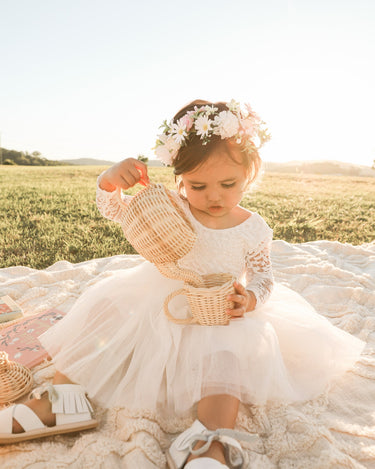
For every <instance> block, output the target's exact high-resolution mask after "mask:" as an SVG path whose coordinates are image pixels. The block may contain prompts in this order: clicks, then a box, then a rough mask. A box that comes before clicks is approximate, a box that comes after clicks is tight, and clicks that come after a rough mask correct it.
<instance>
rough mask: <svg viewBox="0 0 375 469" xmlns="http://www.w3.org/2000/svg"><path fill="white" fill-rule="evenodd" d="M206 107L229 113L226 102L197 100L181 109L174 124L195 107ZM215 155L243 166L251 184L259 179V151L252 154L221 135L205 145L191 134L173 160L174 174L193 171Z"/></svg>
mask: <svg viewBox="0 0 375 469" xmlns="http://www.w3.org/2000/svg"><path fill="white" fill-rule="evenodd" d="M206 105H208V106H215V107H216V108H218V110H219V112H221V111H228V106H227V104H226V103H225V102H217V103H211V102H209V101H204V100H201V99H197V100H195V101H192V102H191V103H189V104H187V105H186V106H184V107H183V108H182V109H180V110H179V111H178V112H177V114H176V115H175V116H174V117H173V122H175V123H177V121H178V120H179V119H181V117H183V116H184V115H185V114H186V113H187V112H188V111H193V110H194V107H195V106H198V107H200V106H206ZM213 153H221V154H225V155H227V156H228V157H229V158H231V159H232V160H233V161H234V162H235V163H237V164H241V165H243V166H244V167H245V169H246V173H247V177H248V181H249V184H251V183H252V182H254V181H255V179H256V178H257V176H258V174H259V171H260V168H261V165H262V160H261V159H260V156H259V153H258V151H257V149H256V148H255V147H254V149H253V151H252V152H251V153H250V152H249V151H248V150H247V149H246V147H245V145H244V144H243V143H240V144H238V143H236V141H235V139H234V138H228V139H222V138H221V137H220V135H212V136H211V137H210V141H209V142H208V143H207V144H205V145H203V144H202V140H201V138H200V136H199V135H196V134H191V135H190V136H189V138H188V140H187V141H186V144H185V145H183V146H181V148H180V149H179V151H178V153H177V156H176V157H175V159H174V160H173V167H174V174H175V175H176V176H178V175H180V174H183V173H186V172H190V171H193V170H194V169H195V168H197V167H199V166H200V165H201V164H203V163H204V162H205V161H207V160H208V158H209V157H210V156H211V155H212V154H213Z"/></svg>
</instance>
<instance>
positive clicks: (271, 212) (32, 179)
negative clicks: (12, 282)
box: [0, 166, 375, 269]
mask: <svg viewBox="0 0 375 469" xmlns="http://www.w3.org/2000/svg"><path fill="white" fill-rule="evenodd" d="M103 169H104V168H102V167H93V166H79V167H78V166H67V167H63V166H61V167H29V166H13V167H12V166H0V196H1V197H0V211H1V215H2V216H1V219H0V267H8V266H13V265H25V266H30V267H33V268H37V269H43V268H45V267H47V266H49V265H51V264H53V263H54V262H56V261H59V260H62V259H65V260H68V261H70V262H74V263H75V262H81V261H84V260H88V259H93V258H98V257H107V256H112V255H116V254H124V253H134V250H133V249H132V247H131V246H130V245H129V244H128V243H127V241H126V239H125V238H124V236H123V234H122V231H121V229H120V227H119V226H118V225H117V224H116V223H113V222H111V221H108V220H106V219H104V218H103V217H102V216H101V215H100V214H99V212H98V210H97V208H96V204H95V186H96V177H97V175H98V174H100V172H101V171H102V170H103ZM150 177H151V179H152V180H154V181H156V182H163V183H165V184H166V185H167V186H168V187H170V188H173V187H174V177H173V175H172V172H171V170H170V169H166V168H150ZM140 187H141V186H138V185H137V186H136V187H135V191H137V190H138V188H140ZM130 193H134V188H133V191H131V192H130ZM242 205H243V206H244V207H246V208H248V209H250V210H253V211H257V212H258V213H259V214H260V215H262V216H263V217H264V218H265V220H266V221H267V222H268V224H269V225H270V226H271V227H272V228H273V229H274V238H275V239H284V240H286V241H288V242H291V243H300V242H305V241H313V240H318V239H327V240H336V241H340V242H342V243H351V244H362V243H367V242H371V241H373V240H374V239H375V178H351V177H345V176H340V177H332V176H313V175H298V174H295V175H291V174H278V173H269V174H265V175H264V177H263V178H262V180H261V182H260V183H259V185H258V187H257V189H256V191H253V192H251V193H249V194H248V195H246V197H245V198H244V200H243V203H242Z"/></svg>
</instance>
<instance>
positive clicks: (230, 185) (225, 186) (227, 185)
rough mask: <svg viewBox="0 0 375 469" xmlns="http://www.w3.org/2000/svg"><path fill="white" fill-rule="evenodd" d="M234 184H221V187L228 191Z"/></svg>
mask: <svg viewBox="0 0 375 469" xmlns="http://www.w3.org/2000/svg"><path fill="white" fill-rule="evenodd" d="M235 184H236V183H235V182H231V183H230V184H224V183H223V184H222V186H223V187H224V188H225V189H229V188H230V187H233V186H234V185H235Z"/></svg>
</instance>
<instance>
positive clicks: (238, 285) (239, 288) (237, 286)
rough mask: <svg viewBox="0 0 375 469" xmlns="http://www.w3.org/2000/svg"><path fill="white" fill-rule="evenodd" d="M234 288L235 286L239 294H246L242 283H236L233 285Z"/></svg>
mask: <svg viewBox="0 0 375 469" xmlns="http://www.w3.org/2000/svg"><path fill="white" fill-rule="evenodd" d="M233 286H234V288H235V290H236V291H237V292H238V293H241V294H243V293H245V291H246V289H245V287H244V286H243V285H242V284H241V283H239V282H237V281H235V282H234V283H233Z"/></svg>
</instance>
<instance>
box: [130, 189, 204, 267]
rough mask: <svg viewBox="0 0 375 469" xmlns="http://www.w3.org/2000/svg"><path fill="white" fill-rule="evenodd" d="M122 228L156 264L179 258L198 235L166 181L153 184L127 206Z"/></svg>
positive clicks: (135, 246)
mask: <svg viewBox="0 0 375 469" xmlns="http://www.w3.org/2000/svg"><path fill="white" fill-rule="evenodd" d="M122 229H123V231H124V233H125V236H126V238H127V239H128V241H129V242H130V244H131V245H132V246H133V247H134V248H135V249H136V250H137V251H138V252H139V254H141V255H142V256H143V257H144V258H145V259H147V260H148V261H150V262H153V263H154V264H156V265H164V264H168V263H172V262H177V261H178V260H179V259H181V258H182V257H183V256H185V254H187V253H188V252H189V251H190V250H191V248H192V247H193V244H194V243H195V240H196V238H197V235H196V233H195V230H194V228H193V226H192V224H191V223H190V221H189V220H188V218H187V217H186V215H185V213H184V212H183V211H182V209H181V208H180V207H179V206H178V205H177V204H176V202H175V201H174V200H173V197H172V195H171V193H170V191H169V190H168V189H167V188H166V187H164V185H163V184H154V183H151V184H149V185H148V186H147V187H146V188H145V189H143V190H141V191H139V192H138V193H137V194H136V195H135V196H134V197H133V199H132V200H131V202H130V203H129V205H128V206H127V208H126V210H125V213H124V218H123V220H122Z"/></svg>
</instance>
